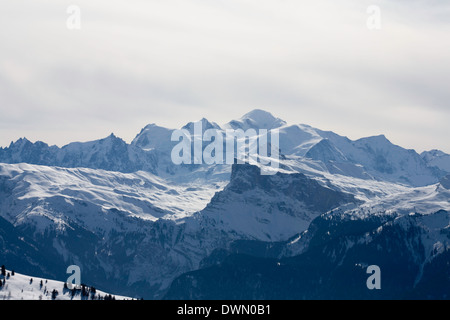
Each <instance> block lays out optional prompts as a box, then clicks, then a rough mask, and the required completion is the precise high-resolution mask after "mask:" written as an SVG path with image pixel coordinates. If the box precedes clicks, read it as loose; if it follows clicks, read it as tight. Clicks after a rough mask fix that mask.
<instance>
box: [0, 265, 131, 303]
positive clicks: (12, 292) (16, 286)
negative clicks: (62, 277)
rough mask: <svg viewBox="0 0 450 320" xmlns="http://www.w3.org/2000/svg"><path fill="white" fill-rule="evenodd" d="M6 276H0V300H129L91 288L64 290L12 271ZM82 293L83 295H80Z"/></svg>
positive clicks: (59, 284) (59, 283)
mask: <svg viewBox="0 0 450 320" xmlns="http://www.w3.org/2000/svg"><path fill="white" fill-rule="evenodd" d="M6 274H7V276H2V275H0V279H1V281H2V283H3V281H4V284H2V286H0V300H105V299H106V300H108V299H114V300H130V299H131V298H128V297H124V296H119V295H111V294H110V293H107V292H103V291H101V290H98V289H96V288H93V287H89V286H85V289H84V291H83V290H82V288H81V286H80V287H79V288H75V289H74V290H73V291H72V290H69V289H68V288H67V287H66V288H64V282H62V281H56V280H48V279H45V278H39V277H33V276H28V275H24V274H20V273H17V272H14V273H13V272H12V270H6ZM82 292H83V294H82Z"/></svg>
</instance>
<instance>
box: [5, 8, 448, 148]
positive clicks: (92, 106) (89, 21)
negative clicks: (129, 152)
mask: <svg viewBox="0 0 450 320" xmlns="http://www.w3.org/2000/svg"><path fill="white" fill-rule="evenodd" d="M71 5H75V6H76V7H77V8H79V9H80V20H79V21H80V27H81V28H80V29H73V27H74V26H75V27H76V26H77V24H76V23H77V21H78V20H77V18H78V16H76V12H75V11H70V10H69V11H68V8H70V6H71ZM369 6H376V8H379V10H380V14H381V15H380V19H381V20H380V26H381V29H372V30H371V29H370V28H368V25H367V23H368V20H369V25H370V26H373V25H374V24H373V22H374V21H375V22H377V20H376V16H375V15H374V11H371V10H369V11H368V8H369ZM374 19H375V20H374ZM449 34H450V1H447V0H439V1H438V0H396V1H393V0H389V1H381V0H379V1H377V0H371V1H365V0H348V1H335V0H315V1H300V0H295V1H293V0H157V1H155V0H97V1H87V0H71V1H65V0H46V1H43V0H14V1H3V2H2V5H1V10H0V146H7V145H9V143H10V142H11V141H12V140H16V139H18V138H20V137H23V136H26V137H27V138H29V139H30V140H32V141H36V140H41V141H45V142H47V143H49V144H57V145H59V146H62V145H64V144H66V143H69V142H71V141H87V140H93V139H98V138H102V137H105V136H107V135H109V134H110V133H111V132H114V133H115V134H116V135H117V136H120V137H122V138H123V139H124V140H126V141H128V142H130V141H131V140H132V139H133V138H134V136H135V135H136V134H137V133H138V132H139V130H140V129H141V128H142V127H143V126H145V125H146V124H148V123H157V124H160V125H163V126H168V127H173V128H175V127H180V126H182V125H184V124H185V123H186V122H189V121H195V120H199V119H200V118H202V117H206V118H208V119H209V120H211V121H215V122H217V123H219V124H221V123H225V122H228V121H229V120H231V119H235V118H239V117H240V116H242V115H243V114H244V113H246V112H248V111H250V110H252V109H254V108H260V109H265V110H267V111H270V112H271V113H272V114H274V115H276V116H277V117H280V118H282V119H284V120H286V121H287V122H288V123H290V124H295V123H305V124H309V125H312V126H314V127H317V128H320V129H323V130H332V131H335V132H336V133H339V134H341V135H346V136H348V137H349V138H351V139H357V138H361V137H365V136H370V135H376V134H381V133H383V134H385V135H386V136H387V137H388V138H389V139H390V140H391V141H392V142H393V143H395V144H399V145H402V146H404V147H407V148H413V149H416V150H417V151H423V150H428V149H433V148H437V149H441V150H444V151H446V152H449V153H450V139H449V137H450V125H449V124H450V37H449Z"/></svg>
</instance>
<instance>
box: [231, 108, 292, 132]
mask: <svg viewBox="0 0 450 320" xmlns="http://www.w3.org/2000/svg"><path fill="white" fill-rule="evenodd" d="M284 125H286V121H284V120H282V119H280V118H276V117H274V116H273V115H272V114H271V113H270V112H267V111H264V110H261V109H254V110H252V111H250V112H248V113H246V114H245V115H243V116H242V117H241V118H240V119H239V120H232V121H230V122H228V123H227V124H226V125H225V127H227V128H231V129H235V130H236V129H242V130H247V129H250V128H252V129H275V128H279V127H282V126H284Z"/></svg>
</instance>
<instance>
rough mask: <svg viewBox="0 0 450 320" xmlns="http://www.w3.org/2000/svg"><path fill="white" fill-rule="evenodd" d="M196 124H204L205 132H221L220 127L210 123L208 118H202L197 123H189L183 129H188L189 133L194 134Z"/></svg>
mask: <svg viewBox="0 0 450 320" xmlns="http://www.w3.org/2000/svg"><path fill="white" fill-rule="evenodd" d="M196 123H201V124H202V129H203V131H204V130H208V129H216V130H221V128H220V126H219V125H218V124H217V123H215V122H210V121H208V119H206V118H202V119H200V120H199V121H196V122H189V123H187V124H186V125H185V126H184V127H183V128H182V129H186V130H188V131H189V132H193V131H194V126H195V124H196Z"/></svg>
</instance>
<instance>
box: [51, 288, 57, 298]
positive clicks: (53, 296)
mask: <svg viewBox="0 0 450 320" xmlns="http://www.w3.org/2000/svg"><path fill="white" fill-rule="evenodd" d="M57 295H58V291H57V290H56V289H53V291H52V300H55V299H56V296H57Z"/></svg>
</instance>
